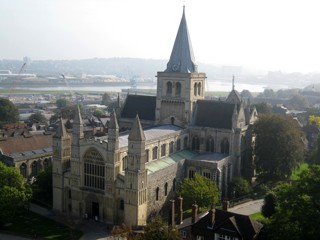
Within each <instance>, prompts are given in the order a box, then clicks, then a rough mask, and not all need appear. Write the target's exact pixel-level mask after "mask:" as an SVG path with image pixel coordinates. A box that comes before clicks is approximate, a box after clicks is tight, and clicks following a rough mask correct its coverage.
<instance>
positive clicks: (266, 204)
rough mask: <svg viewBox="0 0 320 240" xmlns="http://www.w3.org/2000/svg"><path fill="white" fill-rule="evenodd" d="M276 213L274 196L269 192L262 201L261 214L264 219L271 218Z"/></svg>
mask: <svg viewBox="0 0 320 240" xmlns="http://www.w3.org/2000/svg"><path fill="white" fill-rule="evenodd" d="M275 211H276V196H275V194H274V193H273V192H269V193H268V194H267V195H266V196H265V197H264V200H263V205H262V207H261V213H262V215H263V216H264V217H267V218H269V217H271V216H272V215H273V214H274V213H275Z"/></svg>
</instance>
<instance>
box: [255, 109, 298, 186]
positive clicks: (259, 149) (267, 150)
mask: <svg viewBox="0 0 320 240" xmlns="http://www.w3.org/2000/svg"><path fill="white" fill-rule="evenodd" d="M254 132H255V134H256V139H255V148H254V154H255V156H256V170H257V174H258V180H260V181H262V182H264V181H272V182H275V181H279V180H286V179H288V178H289V177H290V176H291V174H292V171H293V170H294V168H295V167H297V166H298V164H299V163H300V162H301V161H302V160H303V156H304V144H303V142H302V140H301V137H302V132H301V131H300V128H299V126H298V125H297V123H296V122H295V121H294V120H293V119H292V118H291V117H288V116H281V115H277V114H264V115H262V116H260V118H259V119H258V121H257V122H256V123H255V126H254Z"/></svg>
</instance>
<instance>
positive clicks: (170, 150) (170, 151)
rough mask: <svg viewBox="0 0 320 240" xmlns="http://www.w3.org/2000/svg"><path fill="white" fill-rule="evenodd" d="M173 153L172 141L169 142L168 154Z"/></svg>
mask: <svg viewBox="0 0 320 240" xmlns="http://www.w3.org/2000/svg"><path fill="white" fill-rule="evenodd" d="M171 153H173V142H170V143H169V154H171Z"/></svg>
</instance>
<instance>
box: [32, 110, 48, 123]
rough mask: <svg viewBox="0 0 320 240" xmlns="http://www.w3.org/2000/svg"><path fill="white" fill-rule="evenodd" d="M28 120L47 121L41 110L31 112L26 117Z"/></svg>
mask: <svg viewBox="0 0 320 240" xmlns="http://www.w3.org/2000/svg"><path fill="white" fill-rule="evenodd" d="M28 120H29V121H36V122H40V123H44V122H47V119H46V117H45V116H44V115H43V114H42V113H41V112H36V113H33V114H31V115H30V116H29V118H28Z"/></svg>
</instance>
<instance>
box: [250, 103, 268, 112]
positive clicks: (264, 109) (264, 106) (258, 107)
mask: <svg viewBox="0 0 320 240" xmlns="http://www.w3.org/2000/svg"><path fill="white" fill-rule="evenodd" d="M253 106H254V107H255V108H256V110H257V112H258V113H272V107H271V106H270V104H268V103H266V102H262V103H257V104H253Z"/></svg>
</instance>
